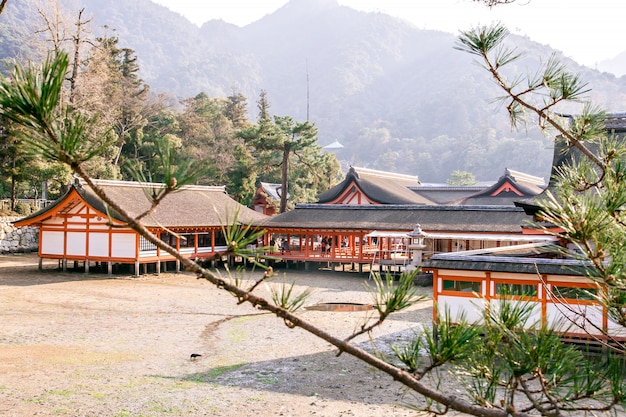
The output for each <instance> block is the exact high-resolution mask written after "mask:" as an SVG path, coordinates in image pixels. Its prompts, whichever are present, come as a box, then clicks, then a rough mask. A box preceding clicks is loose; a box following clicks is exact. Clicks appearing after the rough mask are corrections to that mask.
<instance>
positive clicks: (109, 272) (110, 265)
mask: <svg viewBox="0 0 626 417" xmlns="http://www.w3.org/2000/svg"><path fill="white" fill-rule="evenodd" d="M112 273H113V262H111V261H108V262H107V274H109V275H111V274H112Z"/></svg>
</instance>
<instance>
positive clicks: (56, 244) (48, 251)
mask: <svg viewBox="0 0 626 417" xmlns="http://www.w3.org/2000/svg"><path fill="white" fill-rule="evenodd" d="M39 244H40V245H41V254H42V255H63V232H52V231H49V230H42V232H41V242H39Z"/></svg>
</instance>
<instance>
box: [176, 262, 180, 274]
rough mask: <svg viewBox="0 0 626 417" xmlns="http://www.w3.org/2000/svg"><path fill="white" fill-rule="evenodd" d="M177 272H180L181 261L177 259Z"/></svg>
mask: <svg viewBox="0 0 626 417" xmlns="http://www.w3.org/2000/svg"><path fill="white" fill-rule="evenodd" d="M176 272H180V261H179V260H178V259H176Z"/></svg>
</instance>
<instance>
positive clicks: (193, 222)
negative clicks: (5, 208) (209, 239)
mask: <svg viewBox="0 0 626 417" xmlns="http://www.w3.org/2000/svg"><path fill="white" fill-rule="evenodd" d="M94 183H95V184H96V185H97V186H99V187H100V188H102V189H103V190H104V192H105V193H106V194H107V195H108V196H109V197H110V198H111V199H112V200H114V201H115V202H116V203H117V204H119V205H120V207H121V208H122V209H124V210H126V211H127V212H128V213H129V214H130V215H131V216H138V215H139V214H141V213H143V212H145V211H146V210H148V209H149V207H150V202H149V200H148V198H147V197H146V194H145V192H149V190H151V189H155V188H161V187H163V185H162V184H153V183H150V184H141V183H138V182H129V181H108V180H94ZM72 193H77V194H78V195H79V196H80V198H81V199H82V200H84V201H85V202H86V203H87V204H88V205H90V206H91V207H92V208H93V209H95V210H97V211H99V212H100V213H102V214H104V215H107V214H110V215H111V217H112V218H114V219H116V220H121V217H120V215H119V214H118V213H116V212H110V211H109V210H107V207H106V205H105V204H104V203H103V202H102V201H101V200H100V198H98V197H97V196H96V194H95V193H94V192H93V190H91V189H90V188H89V187H88V186H86V185H84V184H81V183H74V184H72V186H71V187H70V189H69V190H68V192H67V193H66V194H65V195H63V196H62V197H61V198H59V199H58V200H57V201H55V202H54V204H52V205H51V206H48V207H46V208H44V209H42V210H40V211H39V212H37V213H34V214H32V215H30V216H28V217H26V218H24V219H22V220H20V222H19V223H20V224H37V223H40V222H41V221H43V220H45V219H46V218H48V217H49V216H47V213H56V212H58V211H59V209H61V208H62V206H64V205H69V204H75V202H72V201H69V200H71V195H72ZM237 211H238V213H239V214H238V220H239V221H240V222H241V223H250V222H253V221H260V220H261V219H263V218H265V217H266V216H265V215H263V214H261V213H257V212H255V211H254V210H251V209H249V208H247V207H245V206H242V205H241V204H239V203H238V202H236V201H235V200H233V199H232V198H231V197H229V196H228V194H226V190H225V188H224V187H208V186H186V187H183V188H182V189H181V190H180V191H178V192H175V193H172V194H170V195H168V196H167V197H165V199H164V200H163V201H162V202H161V203H160V204H159V206H158V207H157V208H156V210H155V212H154V213H153V214H151V215H149V216H147V217H145V218H144V219H143V223H144V225H145V226H147V227H155V228H159V227H168V228H176V227H180V228H184V227H211V226H220V225H222V224H223V223H224V222H229V221H231V220H232V218H233V216H234V215H235V213H236V212H237Z"/></svg>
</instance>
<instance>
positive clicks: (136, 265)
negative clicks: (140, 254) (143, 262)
mask: <svg viewBox="0 0 626 417" xmlns="http://www.w3.org/2000/svg"><path fill="white" fill-rule="evenodd" d="M135 275H136V276H139V261H135Z"/></svg>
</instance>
